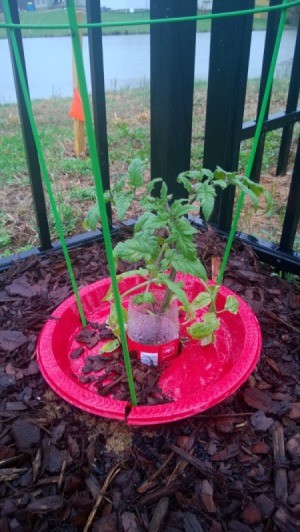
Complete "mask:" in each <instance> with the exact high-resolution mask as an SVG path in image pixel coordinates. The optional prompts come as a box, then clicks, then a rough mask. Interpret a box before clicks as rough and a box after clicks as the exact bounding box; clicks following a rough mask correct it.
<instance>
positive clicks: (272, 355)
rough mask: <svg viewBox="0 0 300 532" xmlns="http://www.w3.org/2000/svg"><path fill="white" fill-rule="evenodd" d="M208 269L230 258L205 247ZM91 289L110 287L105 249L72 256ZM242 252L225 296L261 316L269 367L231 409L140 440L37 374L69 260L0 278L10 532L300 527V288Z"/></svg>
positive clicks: (2, 520) (31, 264)
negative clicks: (38, 350) (41, 342)
mask: <svg viewBox="0 0 300 532" xmlns="http://www.w3.org/2000/svg"><path fill="white" fill-rule="evenodd" d="M197 240H198V244H199V252H200V254H201V256H202V258H203V260H204V262H205V263H206V264H208V265H209V264H210V262H211V258H212V257H213V256H216V255H221V254H222V250H223V247H224V245H223V243H222V242H221V241H220V240H219V239H218V238H217V237H216V236H215V235H214V234H213V233H212V232H208V233H207V235H206V236H205V238H204V237H203V235H199V236H198V238H197ZM71 256H72V260H73V264H74V268H75V274H76V277H77V280H78V282H79V285H80V286H84V285H86V284H88V283H91V282H93V281H95V280H98V279H99V278H101V277H103V276H106V275H107V267H106V259H105V253H104V251H103V246H102V245H94V246H93V247H90V248H85V249H77V250H75V251H72V252H71ZM270 273H271V272H270V270H269V268H268V267H267V266H265V265H261V264H259V263H258V261H257V259H256V257H255V255H254V254H253V252H252V251H251V249H248V248H244V247H242V246H240V245H236V246H235V247H234V250H233V253H232V255H231V261H230V264H229V267H228V272H227V275H226V281H225V283H224V284H226V285H227V286H228V287H229V288H230V289H232V290H233V291H235V292H236V293H237V294H239V295H240V296H242V297H243V298H244V299H245V300H246V301H247V302H248V303H249V304H250V305H251V306H252V308H253V309H254V312H255V313H256V315H257V316H258V319H259V321H260V324H261V327H262V331H263V337H264V345H263V352H262V357H261V360H260V362H259V364H258V367H257V368H256V370H255V371H254V373H253V374H252V375H251V377H250V378H249V379H248V381H247V383H245V384H244V385H243V386H242V388H241V389H240V390H239V391H237V392H236V393H235V394H234V395H233V396H231V397H230V398H228V399H226V400H225V401H224V402H223V403H222V404H220V405H218V406H216V407H214V408H212V409H210V410H208V411H206V412H205V413H202V414H199V415H196V416H194V417H192V418H189V419H186V420H184V421H181V422H176V423H173V424H170V425H165V426H160V427H156V428H155V429H149V428H145V429H142V428H138V429H137V428H129V427H127V426H124V425H123V424H121V423H117V422H113V421H109V420H104V419H102V418H98V417H96V416H93V415H90V414H87V413H84V412H81V411H79V410H78V409H76V408H75V407H72V406H71V405H69V404H68V403H66V402H65V401H63V400H62V399H60V398H59V397H58V396H57V395H56V394H54V393H53V392H52V391H51V390H50V389H49V387H48V385H47V384H46V383H45V381H44V379H43V378H42V376H41V374H40V372H39V368H38V366H37V363H36V357H35V346H36V339H37V336H38V334H39V332H40V330H41V327H42V325H43V323H45V321H46V320H47V318H48V316H49V314H50V313H51V312H52V311H53V310H54V309H55V308H56V306H57V305H58V304H59V303H60V302H61V301H62V300H64V299H65V298H66V297H67V296H68V295H70V294H71V289H70V283H69V279H68V275H67V273H66V268H65V264H64V260H63V258H62V256H61V255H60V254H58V253H49V254H47V255H45V256H43V257H42V258H34V257H32V258H29V259H27V260H26V261H23V262H17V263H16V264H15V265H14V266H13V267H12V268H11V269H10V270H8V271H7V272H5V273H3V274H2V275H1V276H0V320H1V325H0V327H1V329H0V350H1V359H0V360H1V362H0V530H1V532H6V531H10V530H13V531H23V530H24V531H25V530H26V531H27V530H28V531H36V532H42V531H47V530H51V532H54V531H60V530H64V531H80V530H84V531H87V530H91V531H94V532H97V531H99V532H100V531H103V532H108V531H109V532H114V531H116V532H117V531H118V532H119V531H121V532H122V531H126V532H138V531H145V530H149V531H151V532H156V531H157V532H158V531H159V530H161V531H166V532H176V531H182V530H183V531H186V532H198V531H199V532H202V531H210V532H221V531H223V530H225V531H236V532H248V531H249V532H250V531H259V532H260V531H273V530H275V531H276V530H280V531H284V532H286V531H288V532H292V531H297V530H299V529H300V430H299V422H300V371H299V370H300V361H299V337H300V336H299V332H300V290H299V287H297V286H295V285H292V284H288V283H287V282H285V281H284V280H282V279H280V278H278V277H277V276H271V275H270Z"/></svg>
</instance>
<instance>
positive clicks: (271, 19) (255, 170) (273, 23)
mask: <svg viewBox="0 0 300 532" xmlns="http://www.w3.org/2000/svg"><path fill="white" fill-rule="evenodd" d="M277 4H281V0H270V5H271V6H273V5H277ZM279 19H280V11H273V12H270V13H268V22H267V31H266V39H265V48H264V56H263V64H262V71H261V80H260V87H259V96H258V106H257V115H256V119H257V118H258V116H259V112H260V108H261V103H262V99H263V96H264V92H265V87H266V83H267V77H268V73H269V68H270V63H271V59H272V54H273V49H274V44H275V40H276V35H277V30H278V24H279ZM270 100H271V96H270V98H269V102H268V106H267V109H266V114H265V118H267V116H268V113H269V107H270ZM265 139H266V134H265V133H263V134H262V135H261V137H260V141H259V146H258V148H257V151H256V156H255V159H254V163H253V167H252V172H251V179H253V180H254V181H257V182H258V181H259V180H260V173H261V165H262V160H263V155H264V147H265Z"/></svg>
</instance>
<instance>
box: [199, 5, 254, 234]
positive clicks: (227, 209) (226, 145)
mask: <svg viewBox="0 0 300 532" xmlns="http://www.w3.org/2000/svg"><path fill="white" fill-rule="evenodd" d="M237 4H238V5H237ZM253 7H254V0H240V1H239V2H236V0H214V2H213V13H222V12H226V11H240V10H241V9H251V8H253ZM252 22H253V15H247V16H242V17H241V16H239V17H230V18H226V19H215V20H213V21H212V27H211V45H210V60H209V75H208V91H207V107H206V124H205V144H204V157H203V166H204V167H205V168H209V169H211V170H215V168H216V166H221V167H222V168H224V170H228V171H234V170H237V167H238V161H239V152H240V140H241V131H242V124H243V114H244V105H245V96H246V87H247V76H248V65H249V55H250V44H251V32H252ZM234 192H235V191H234V188H233V187H230V189H228V190H225V191H224V193H222V194H220V195H218V197H217V200H216V207H215V210H214V213H213V217H212V221H213V222H215V223H216V224H217V225H218V227H219V228H220V229H222V230H224V231H228V230H229V229H230V226H231V219H232V211H233V203H234Z"/></svg>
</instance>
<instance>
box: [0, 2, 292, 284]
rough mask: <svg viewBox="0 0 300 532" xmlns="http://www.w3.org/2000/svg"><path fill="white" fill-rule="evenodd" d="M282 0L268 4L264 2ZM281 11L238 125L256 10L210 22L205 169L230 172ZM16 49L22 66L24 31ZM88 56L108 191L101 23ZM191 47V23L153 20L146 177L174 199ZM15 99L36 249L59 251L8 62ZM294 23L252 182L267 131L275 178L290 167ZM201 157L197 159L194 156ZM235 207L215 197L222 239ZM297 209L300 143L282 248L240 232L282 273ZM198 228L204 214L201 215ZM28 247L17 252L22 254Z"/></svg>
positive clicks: (222, 7) (188, 131) (181, 11)
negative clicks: (271, 136)
mask: <svg viewBox="0 0 300 532" xmlns="http://www.w3.org/2000/svg"><path fill="white" fill-rule="evenodd" d="M254 4H255V1H254V0H240V1H239V2H236V0H214V1H213V13H222V12H230V11H237V10H241V9H252V8H253V7H254ZM276 4H280V0H270V5H276ZM86 9H87V21H88V22H89V23H93V22H101V5H100V1H96V0H86ZM10 10H11V15H12V20H13V22H15V23H19V14H18V8H17V2H16V1H15V0H10ZM196 14H197V0H166V1H164V2H162V1H161V0H151V2H150V16H151V18H153V19H154V18H171V17H181V16H189V15H196ZM279 17H280V11H271V12H269V14H268V22H267V30H266V39H265V47H264V56H263V66H262V73H261V79H260V90H259V98H258V106H257V115H256V117H253V120H252V121H250V122H244V123H243V115H244V106H245V98H246V88H247V76H248V65H249V56H250V46H251V34H252V25H253V14H248V15H243V16H239V17H228V18H224V19H223V18H222V19H214V20H212V26H211V49H210V63H209V77H208V95H207V109H206V126H205V142H204V158H203V166H204V167H206V168H211V169H215V167H216V166H217V165H219V166H221V167H223V168H225V169H226V170H228V171H231V170H236V169H237V166H238V161H239V154H240V147H241V142H242V141H243V140H245V139H248V138H251V137H253V135H254V132H255V127H256V118H257V116H258V113H259V109H260V106H261V102H262V97H263V94H264V89H265V85H266V80H267V75H268V71H269V66H270V61H271V57H272V51H273V47H274V42H275V38H276V31H277V27H278V23H279ZM16 35H17V39H18V46H19V50H20V52H21V57H22V61H23V65H24V68H25V71H26V65H25V59H24V53H23V45H22V36H21V30H19V29H17V30H16ZM88 40H89V53H90V64H91V84H92V100H93V113H94V128H95V137H96V143H97V149H98V155H99V160H100V165H101V172H102V177H103V184H104V188H105V189H107V188H108V187H109V162H108V161H109V157H108V141H107V129H106V104H105V88H104V66H103V51H102V30H101V28H99V27H98V28H95V27H94V28H89V30H88ZM195 43H196V21H194V20H193V21H185V22H176V23H172V24H155V25H151V29H150V53H151V85H150V90H151V173H152V176H153V177H156V176H157V175H163V176H164V177H165V179H166V182H167V184H168V187H169V190H170V191H171V192H172V193H173V194H174V195H175V197H176V196H177V197H178V196H180V195H181V191H180V188H178V184H177V183H176V177H177V175H178V174H179V173H180V172H182V171H185V170H186V169H187V168H189V165H190V153H191V139H192V116H193V91H194V63H195ZM12 61H13V70H14V76H15V84H16V92H17V99H18V105H19V111H20V117H21V124H22V130H23V136H24V145H25V150H26V155H27V162H28V171H29V176H30V180H31V186H32V194H33V200H34V205H35V210H36V216H37V223H38V228H39V235H40V251H44V250H48V249H51V248H53V247H54V248H58V247H59V244H57V243H56V244H55V243H52V242H51V239H50V232H49V226H48V219H47V212H46V207H45V199H44V194H43V187H42V180H41V173H40V167H39V160H38V155H37V151H36V148H35V144H34V140H33V135H32V131H31V128H30V124H29V120H28V116H27V111H26V105H25V102H24V98H23V95H22V90H21V87H20V81H19V79H18V74H17V69H16V66H15V65H14V60H13V54H12ZM299 64H300V29H299V26H298V33H297V39H296V45H295V53H294V59H293V64H292V69H291V75H290V81H289V90H288V95H287V101H286V107H285V109H283V110H282V111H281V112H279V113H276V114H273V115H270V114H269V113H268V110H267V113H266V116H265V121H264V126H263V133H262V135H261V139H260V144H259V149H258V150H257V154H256V160H255V163H254V166H253V172H252V178H253V179H254V180H257V181H258V180H259V177H260V173H261V167H262V158H263V153H264V141H265V134H266V133H267V132H269V131H271V130H275V129H280V130H282V135H281V143H280V146H279V149H278V162H277V175H279V174H281V173H284V172H285V171H286V169H287V162H288V156H289V153H290V149H291V141H292V135H293V128H294V124H295V123H296V122H297V121H299V120H300V109H299V108H298V107H297V105H298V97H299V87H300V68H299ZM200 162H201V161H200ZM233 208H234V190H228V191H225V192H224V193H222V195H220V197H219V198H218V201H217V206H216V209H215V212H214V218H213V222H214V224H215V225H216V227H217V229H218V230H219V231H220V232H221V233H222V234H224V235H226V232H228V230H229V228H230V225H231V219H232V213H233ZM299 213H300V143H299V140H298V149H297V155H296V159H295V164H294V168H293V173H292V178H291V185H290V191H289V196H288V201H287V205H286V212H285V217H284V222H283V227H282V235H281V239H280V243H279V244H278V245H275V244H272V243H270V242H266V241H262V240H259V239H256V238H254V237H251V236H249V235H245V234H238V235H237V236H238V238H241V239H242V240H243V241H245V242H246V243H248V244H250V245H251V246H252V247H253V248H254V249H255V251H256V252H257V253H258V255H259V256H260V258H261V259H262V260H263V261H265V262H267V263H270V264H273V265H274V266H275V267H276V268H277V269H278V270H285V271H290V272H293V273H296V274H299V273H300V254H299V253H297V252H296V251H294V249H293V245H294V241H295V235H296V231H297V224H298V221H299ZM199 224H201V220H200V219H199ZM99 237H101V234H100V233H99V232H91V233H87V234H81V235H77V236H76V237H73V238H70V239H69V240H68V244H69V245H70V246H74V245H79V244H84V243H87V242H89V241H91V240H93V239H95V238H99ZM26 254H28V253H25V254H23V256H24V255H26ZM12 259H13V258H12V257H7V258H5V259H2V261H0V268H1V267H2V268H4V267H7V265H8V264H9V263H10V262H11V260H12Z"/></svg>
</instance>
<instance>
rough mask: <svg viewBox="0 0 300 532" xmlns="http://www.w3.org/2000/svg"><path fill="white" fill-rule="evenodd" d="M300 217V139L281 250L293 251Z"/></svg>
mask: <svg viewBox="0 0 300 532" xmlns="http://www.w3.org/2000/svg"><path fill="white" fill-rule="evenodd" d="M299 216H300V139H299V140H298V149H297V154H296V160H295V166H294V170H293V175H292V181H291V186H290V191H289V197H288V201H287V206H286V211H285V217H284V222H283V228H282V234H281V239H280V245H279V249H280V250H282V251H292V250H293V244H294V240H295V236H296V231H297V225H298V222H299Z"/></svg>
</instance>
